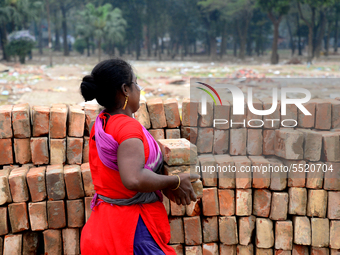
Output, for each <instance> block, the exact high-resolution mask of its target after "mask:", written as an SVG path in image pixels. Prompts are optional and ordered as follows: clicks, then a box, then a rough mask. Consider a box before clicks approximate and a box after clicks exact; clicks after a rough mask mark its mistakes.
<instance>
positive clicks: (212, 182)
mask: <svg viewBox="0 0 340 255" xmlns="http://www.w3.org/2000/svg"><path fill="white" fill-rule="evenodd" d="M198 160H199V163H200V170H201V172H202V183H203V186H205V187H216V186H217V171H216V169H215V171H214V169H213V168H211V167H212V166H216V161H215V158H214V156H213V155H212V154H202V155H200V156H198Z"/></svg>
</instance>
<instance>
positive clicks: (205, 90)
mask: <svg viewBox="0 0 340 255" xmlns="http://www.w3.org/2000/svg"><path fill="white" fill-rule="evenodd" d="M197 83H199V84H201V85H203V86H206V87H207V88H209V89H210V90H211V91H213V92H214V93H215V95H216V96H217V98H218V100H219V101H220V104H221V105H222V100H221V98H220V95H219V94H218V93H217V91H216V90H215V89H214V88H213V87H212V86H210V85H208V84H206V83H203V82H199V81H198V82H197ZM196 88H198V89H200V90H203V91H204V92H206V93H207V94H208V95H209V96H210V97H211V98H212V100H214V102H215V105H217V103H216V100H215V98H214V96H213V94H212V93H211V92H210V91H209V90H207V89H204V88H200V87H196Z"/></svg>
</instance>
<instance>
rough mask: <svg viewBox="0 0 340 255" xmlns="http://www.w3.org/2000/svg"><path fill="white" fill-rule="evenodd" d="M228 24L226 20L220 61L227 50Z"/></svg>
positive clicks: (223, 26) (223, 27)
mask: <svg viewBox="0 0 340 255" xmlns="http://www.w3.org/2000/svg"><path fill="white" fill-rule="evenodd" d="M226 26H227V22H226V21H225V20H224V21H223V25H222V42H221V49H220V59H222V58H223V55H224V53H225V50H226V48H227V29H226Z"/></svg>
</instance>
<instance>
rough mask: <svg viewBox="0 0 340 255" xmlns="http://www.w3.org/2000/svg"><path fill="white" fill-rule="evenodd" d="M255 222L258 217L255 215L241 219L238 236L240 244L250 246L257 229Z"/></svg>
mask: <svg viewBox="0 0 340 255" xmlns="http://www.w3.org/2000/svg"><path fill="white" fill-rule="evenodd" d="M255 220H256V217H255V216H254V215H251V216H249V217H239V219H238V234H239V243H240V244H242V245H248V244H250V243H251V241H252V236H253V233H254V229H255Z"/></svg>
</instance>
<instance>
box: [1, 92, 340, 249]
mask: <svg viewBox="0 0 340 255" xmlns="http://www.w3.org/2000/svg"><path fill="white" fill-rule="evenodd" d="M223 103H225V105H223V106H219V105H218V106H216V105H213V104H211V103H210V102H209V103H208V107H207V113H208V114H207V115H204V116H203V115H201V114H200V107H199V104H198V103H197V102H190V100H189V99H185V100H183V103H182V118H180V114H179V110H178V103H177V101H176V100H174V99H168V100H165V101H163V100H162V99H160V98H157V99H152V100H149V101H147V102H143V101H141V102H140V106H141V107H140V109H139V111H138V112H137V113H136V114H135V118H136V119H137V120H138V121H139V122H140V123H141V124H143V125H144V126H145V127H146V128H147V129H148V130H149V132H150V133H151V134H152V135H153V136H154V137H155V139H157V140H158V141H159V144H160V146H161V148H162V150H163V154H164V156H165V158H164V160H165V167H164V170H165V172H166V173H167V174H176V173H179V172H189V171H190V169H193V167H195V166H196V164H199V165H200V166H204V165H206V166H208V165H212V164H213V165H220V166H222V165H226V166H228V165H234V166H236V168H237V169H238V171H237V173H235V174H234V175H226V176H222V175H223V174H224V173H222V175H221V174H210V175H209V174H207V173H202V178H201V180H202V184H203V194H202V198H200V199H199V200H198V201H197V202H195V203H192V204H190V205H188V206H178V205H177V204H176V203H173V202H170V201H169V200H167V199H166V197H164V198H165V199H164V205H165V208H166V210H167V213H168V215H169V223H170V227H171V234H172V237H171V240H170V244H171V245H172V246H173V247H174V248H175V249H176V251H177V253H178V254H186V255H191V254H221V255H225V254H242V255H243V254H245V255H247V254H293V255H297V254H331V255H335V254H340V235H339V232H340V148H339V147H340V146H339V142H340V141H339V134H340V117H339V113H340V102H339V101H336V100H312V101H310V102H309V103H307V104H305V105H306V108H307V109H308V110H309V111H311V113H312V114H313V117H309V116H304V115H303V114H302V113H301V112H300V111H298V109H297V108H296V107H290V106H289V107H288V112H287V116H284V118H285V119H288V118H289V119H295V120H297V121H298V123H299V126H298V128H296V129H293V128H282V127H280V124H277V123H276V124H275V126H274V127H271V126H269V125H268V122H266V124H265V125H264V127H263V128H243V127H240V126H238V127H237V126H236V128H235V126H234V127H230V125H229V124H225V125H223V126H222V125H221V126H219V128H213V127H212V120H213V118H216V119H228V120H229V119H230V118H232V119H233V120H234V121H237V122H242V120H243V119H246V120H250V119H259V118H260V119H262V117H261V116H253V115H252V113H250V112H249V111H248V110H247V108H246V114H245V115H244V116H241V117H240V116H233V115H232V112H231V110H232V105H231V104H230V103H228V102H223ZM255 108H257V109H268V108H270V103H268V101H267V100H262V101H256V102H255ZM99 110H100V109H99V108H98V106H94V105H86V106H85V107H84V108H83V107H80V106H68V105H64V104H56V105H52V106H51V107H45V106H32V107H30V106H29V105H28V104H22V105H14V106H0V148H1V150H0V165H1V167H0V168H2V170H0V254H1V253H2V252H3V254H5V255H7V254H20V253H22V254H43V252H44V250H45V252H48V253H49V254H62V253H64V254H77V253H79V238H80V233H81V228H82V226H83V225H84V224H85V222H86V220H87V219H88V217H89V215H90V213H91V210H90V209H89V206H90V201H91V199H92V196H93V186H92V182H91V175H90V170H89V166H88V163H86V162H88V141H89V132H90V130H91V127H92V125H93V123H94V120H95V118H96V116H97V115H98V113H99ZM281 117H282V116H281V115H280V111H279V110H278V111H275V112H274V113H273V114H272V115H271V116H266V117H265V118H268V119H270V118H271V119H280V118H281ZM263 120H264V119H263ZM269 123H270V122H269ZM253 124H254V125H255V123H253ZM287 124H288V123H287ZM179 138H186V139H187V140H189V141H190V142H191V143H192V144H193V145H191V146H189V147H188V146H187V143H185V142H183V140H182V139H180V140H173V141H171V140H169V141H167V140H166V139H179ZM161 139H165V140H161ZM195 145H196V146H195ZM165 148H166V149H165ZM192 150H196V153H197V162H192V161H191V162H189V161H188V159H189V158H191V160H192V158H193V157H192V154H190V153H192ZM195 155H196V154H195ZM183 159H185V160H183ZM320 162H323V163H325V164H327V165H332V166H333V173H330V172H327V173H325V174H323V173H322V174H320V173H319V174H315V173H314V174H311V173H308V174H305V173H289V174H286V175H279V176H277V175H274V174H272V175H267V176H252V175H249V174H248V175H247V174H246V173H240V172H239V169H240V167H241V166H247V165H248V166H251V165H261V164H262V165H265V164H268V165H269V164H270V165H281V164H283V165H287V166H289V165H291V164H294V163H308V164H312V163H320ZM65 164H66V165H65ZM235 177H237V178H235Z"/></svg>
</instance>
